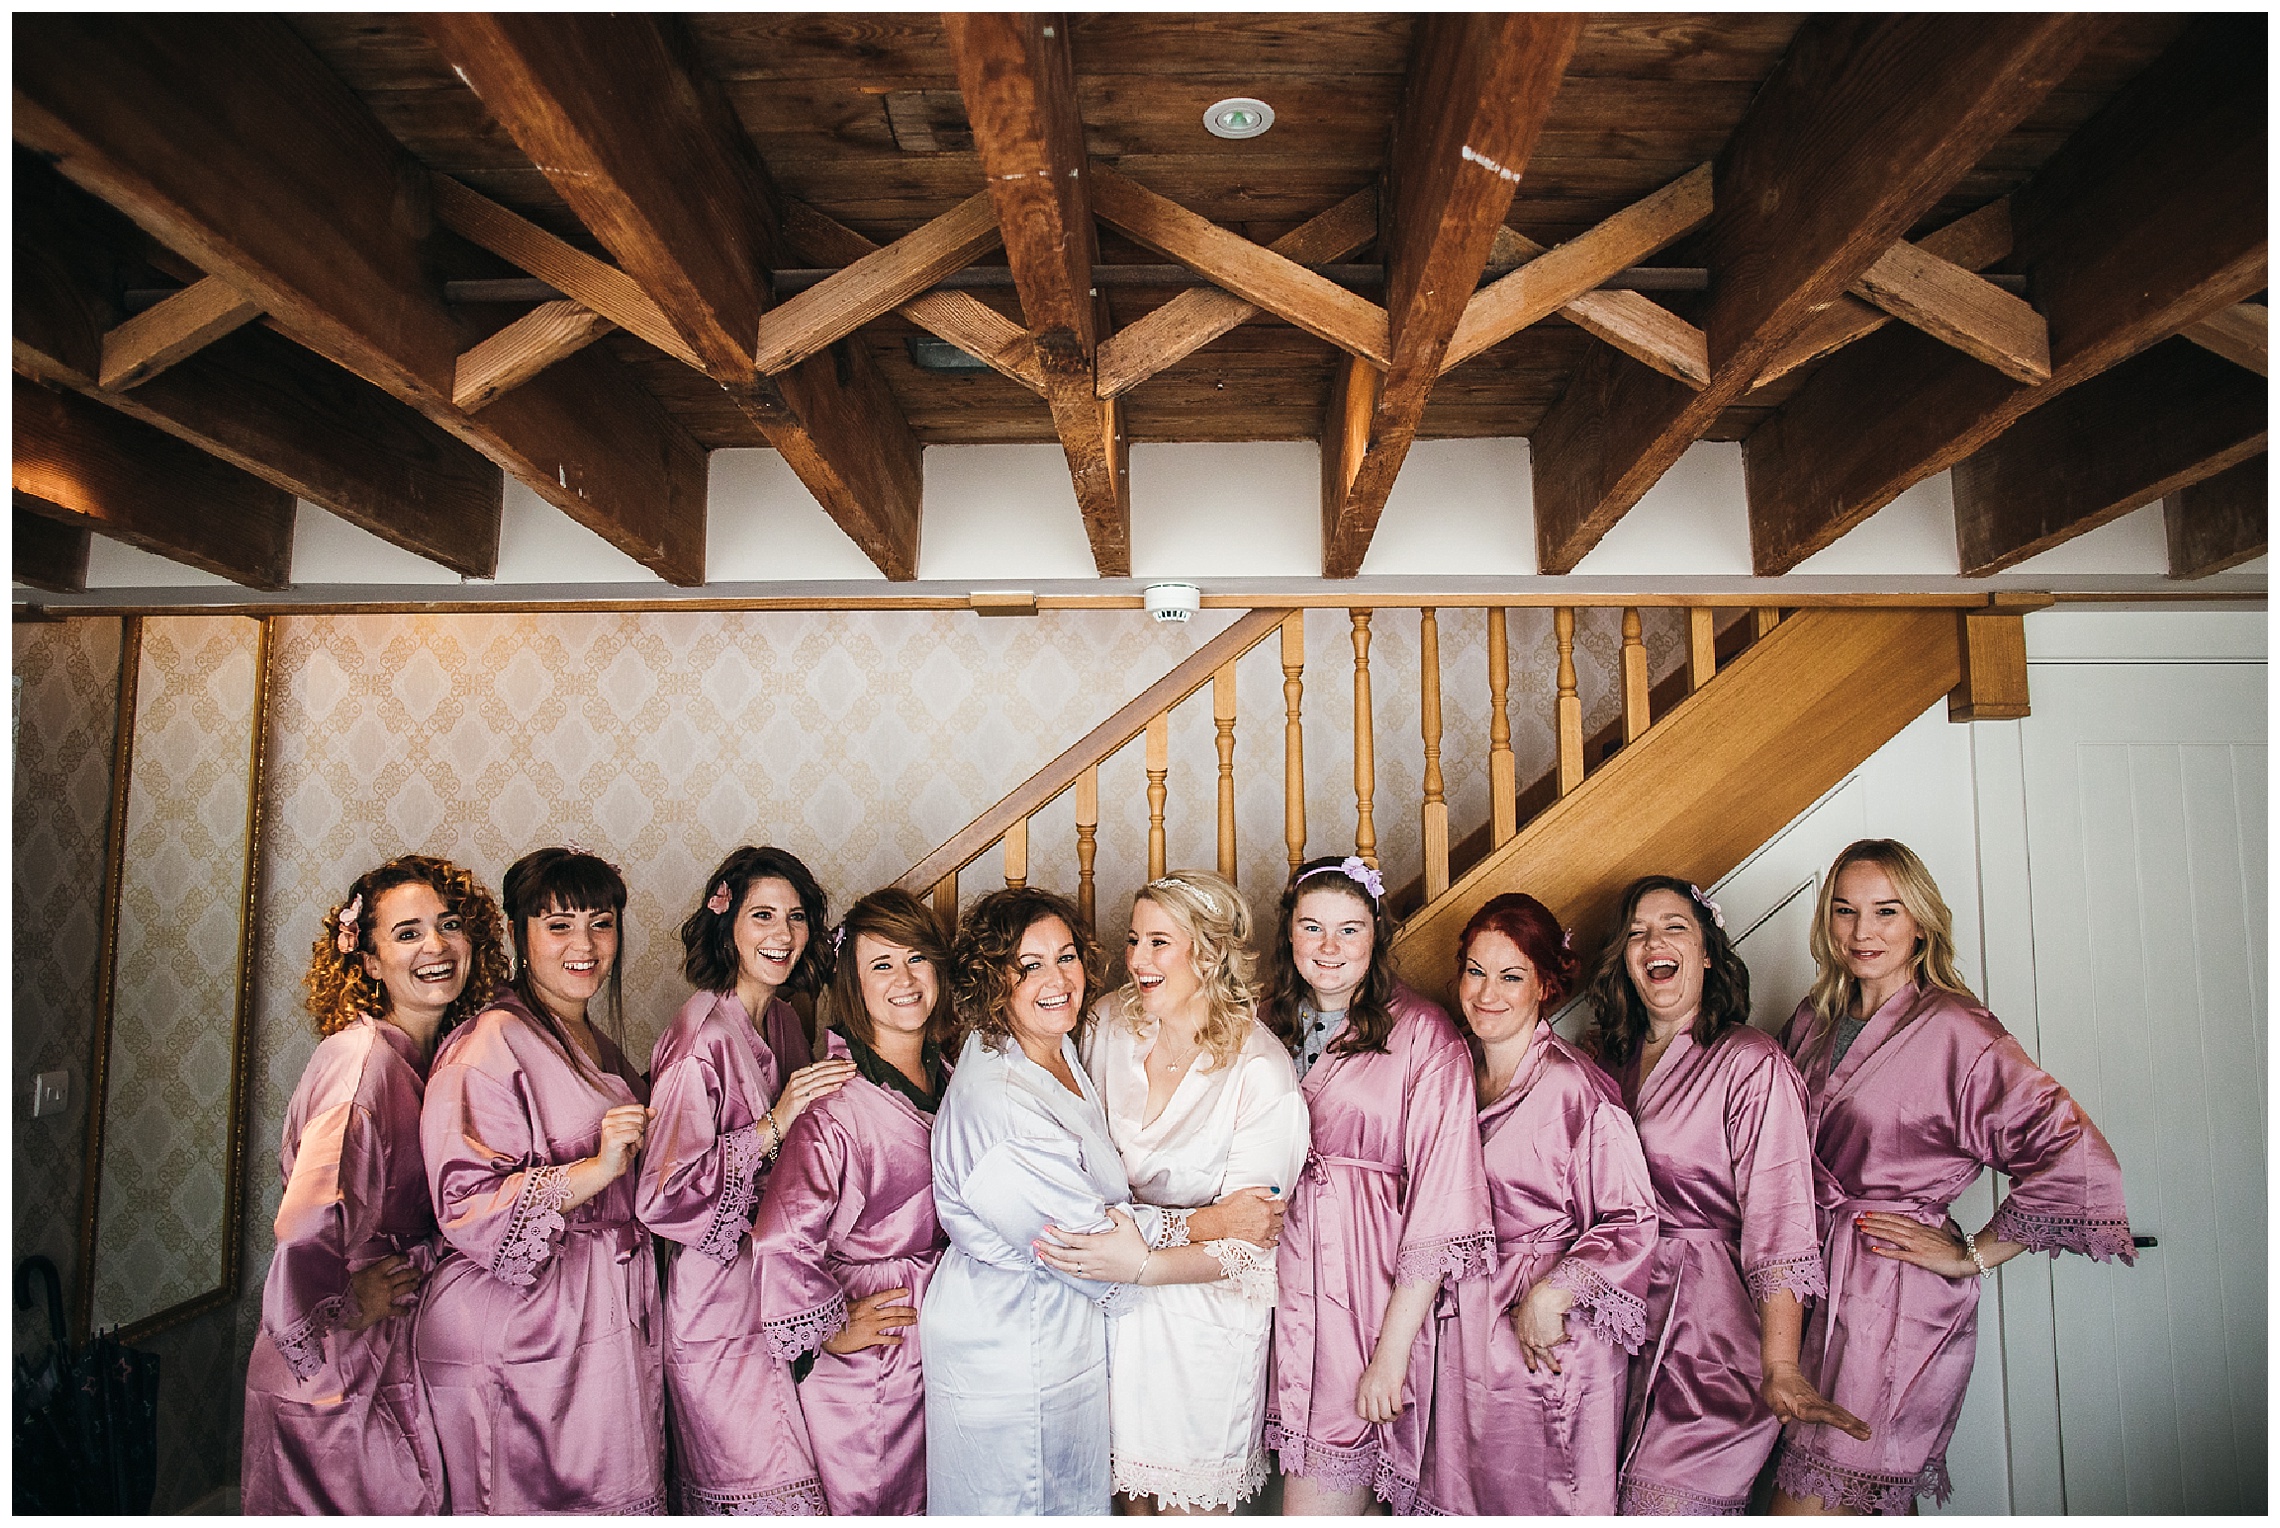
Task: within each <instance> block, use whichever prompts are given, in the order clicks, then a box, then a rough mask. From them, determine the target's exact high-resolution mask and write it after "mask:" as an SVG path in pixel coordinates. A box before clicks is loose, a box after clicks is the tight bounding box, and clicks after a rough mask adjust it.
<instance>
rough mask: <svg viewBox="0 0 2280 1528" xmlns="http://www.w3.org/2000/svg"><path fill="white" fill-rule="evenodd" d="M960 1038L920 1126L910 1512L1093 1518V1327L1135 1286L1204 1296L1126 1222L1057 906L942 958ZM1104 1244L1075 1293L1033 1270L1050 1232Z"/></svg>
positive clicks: (1000, 919) (1048, 899)
mask: <svg viewBox="0 0 2280 1528" xmlns="http://www.w3.org/2000/svg"><path fill="white" fill-rule="evenodd" d="M951 964H952V967H953V971H952V989H951V990H952V995H953V999H954V1002H955V1004H956V1008H957V1014H958V1019H959V1022H960V1023H961V1024H962V1025H963V1026H964V1027H965V1029H966V1030H967V1036H966V1040H965V1044H964V1047H963V1049H962V1050H961V1051H960V1053H959V1057H958V1065H957V1069H956V1070H955V1071H954V1072H953V1073H952V1075H951V1079H950V1084H949V1086H948V1087H947V1088H945V1089H944V1090H943V1095H942V1107H941V1109H940V1110H939V1111H938V1112H937V1113H936V1115H935V1120H934V1142H933V1156H934V1206H935V1214H936V1216H937V1218H938V1219H939V1220H940V1221H941V1223H942V1229H943V1231H944V1233H945V1234H946V1235H947V1236H948V1237H949V1238H950V1247H949V1250H948V1251H947V1252H945V1253H944V1254H943V1257H942V1262H941V1264H940V1266H939V1267H938V1268H937V1270H936V1272H935V1275H934V1280H933V1282H932V1283H931V1284H930V1285H929V1286H928V1287H927V1291H926V1299H925V1303H924V1305H923V1306H922V1307H921V1309H920V1312H919V1333H920V1338H919V1340H920V1342H921V1343H922V1345H923V1346H924V1348H925V1350H926V1434H927V1439H926V1441H927V1449H926V1498H927V1511H928V1512H929V1513H930V1514H934V1515H951V1516H956V1515H1007V1514H1022V1515H1038V1514H1052V1515H1056V1516H1057V1515H1063V1514H1100V1513H1105V1512H1106V1511H1107V1510H1108V1498H1109V1468H1108V1465H1109V1424H1108V1324H1107V1323H1108V1319H1109V1318H1111V1317H1114V1316H1117V1315H1119V1314H1121V1313H1122V1312H1123V1311H1124V1310H1126V1309H1128V1308H1129V1307H1130V1306H1131V1304H1132V1303H1133V1302H1134V1300H1135V1298H1136V1294H1137V1292H1136V1290H1134V1289H1133V1288H1132V1287H1131V1286H1133V1285H1136V1284H1141V1283H1146V1284H1159V1283H1173V1282H1201V1281H1202V1280H1204V1279H1207V1278H1217V1277H1219V1276H1220V1272H1219V1268H1218V1265H1217V1264H1216V1263H1215V1262H1214V1261H1213V1260H1212V1259H1211V1258H1210V1257H1209V1256H1208V1255H1207V1254H1204V1253H1202V1252H1201V1250H1200V1249H1196V1250H1195V1252H1194V1253H1193V1255H1192V1256H1191V1255H1189V1249H1185V1248H1182V1249H1176V1250H1173V1251H1169V1252H1166V1251H1158V1250H1156V1249H1157V1247H1158V1245H1159V1244H1160V1243H1161V1242H1162V1241H1163V1240H1164V1238H1165V1236H1166V1235H1167V1233H1168V1231H1169V1229H1170V1222H1169V1221H1168V1219H1167V1218H1166V1217H1165V1216H1164V1214H1163V1213H1162V1212H1161V1211H1160V1210H1157V1209H1154V1208H1152V1207H1150V1206H1146V1205H1134V1204H1133V1203H1132V1202H1131V1199H1132V1195H1131V1189H1130V1187H1129V1185H1127V1183H1126V1182H1125V1178H1124V1168H1123V1165H1122V1163H1121V1162H1120V1161H1119V1160H1118V1157H1117V1153H1116V1147H1115V1146H1114V1144H1113V1143H1111V1141H1110V1140H1109V1136H1108V1121H1107V1119H1106V1117H1105V1116H1104V1115H1103V1113H1102V1111H1101V1105H1100V1099H1099V1095H1098V1094H1097V1093H1095V1092H1094V1090H1093V1087H1092V1083H1091V1079H1089V1078H1088V1077H1086V1076H1085V1074H1084V1071H1083V1068H1082V1067H1081V1066H1079V1065H1078V1062H1077V1053H1076V1047H1075V1046H1074V1045H1073V1044H1071V1043H1070V1039H1069V1036H1070V1034H1071V1033H1072V1032H1073V1031H1074V1030H1075V1029H1076V1028H1077V1026H1078V1022H1079V1020H1080V1019H1082V1018H1083V1017H1084V1015H1085V1014H1086V1012H1087V1005H1088V1003H1089V1000H1090V999H1091V997H1092V996H1093V987H1094V977H1093V972H1094V971H1095V970H1096V969H1097V967H1098V962H1097V959H1096V958H1095V951H1094V946H1093V943H1092V938H1091V934H1090V932H1089V931H1088V930H1087V929H1086V928H1085V925H1084V920H1083V919H1082V918H1081V917H1080V916H1079V915H1078V913H1077V910H1076V908H1075V907H1074V906H1073V905H1072V904H1071V903H1070V902H1069V901H1068V899H1067V898H1065V897H1061V896H1057V895H1055V894H1054V893H1052V892H1048V891H1037V890H1030V889H1026V888H1023V889H1008V890H1005V891H998V892H992V893H991V894H990V895H988V896H986V897H984V898H982V899H981V900H980V901H979V902H977V903H975V904H974V906H973V907H972V908H971V909H970V910H968V912H967V914H966V917H965V920H964V922H963V923H962V924H961V926H960V928H959V930H958V939H957V944H956V946H955V949H954V951H953V954H952V959H951ZM1062 1229H1066V1230H1069V1231H1097V1230H1102V1229H1113V1230H1115V1231H1116V1232H1117V1233H1118V1234H1117V1235H1116V1236H1115V1237H1112V1238H1108V1239H1106V1241H1105V1243H1104V1245H1103V1246H1102V1247H1101V1248H1100V1249H1099V1250H1098V1251H1097V1252H1095V1253H1093V1254H1091V1258H1092V1261H1093V1262H1094V1263H1095V1264H1097V1265H1098V1268H1097V1276H1096V1277H1092V1278H1078V1277H1073V1276H1071V1275H1068V1274H1065V1273H1062V1272H1060V1271H1058V1270H1056V1269H1053V1268H1050V1267H1048V1266H1046V1265H1045V1264H1044V1263H1043V1262H1042V1261H1040V1260H1039V1258H1038V1256H1037V1252H1038V1249H1039V1248H1040V1247H1041V1246H1042V1245H1044V1241H1045V1239H1046V1238H1047V1237H1050V1236H1053V1235H1055V1234H1056V1233H1057V1232H1058V1231H1059V1230H1062Z"/></svg>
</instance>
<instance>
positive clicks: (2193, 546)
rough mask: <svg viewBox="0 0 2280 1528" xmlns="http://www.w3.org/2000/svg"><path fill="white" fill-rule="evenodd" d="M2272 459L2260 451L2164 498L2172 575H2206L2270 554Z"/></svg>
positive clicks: (2170, 574) (2178, 576) (2164, 515)
mask: <svg viewBox="0 0 2280 1528" xmlns="http://www.w3.org/2000/svg"><path fill="white" fill-rule="evenodd" d="M2270 465H2271V463H2270V459H2269V454H2268V453H2261V452H2260V453H2259V454H2257V455H2255V456H2252V457H2250V458H2249V459H2248V460H2247V461H2245V462H2241V463H2239V464H2237V465H2235V466H2231V467H2227V468H2226V469H2225V470H2224V471H2222V472H2220V473H2218V474H2217V475H2216V476H2214V477H2207V478H2203V479H2202V480H2201V481H2200V482H2198V483H2192V484H2188V485H2187V486H2186V487H2184V488H2181V489H2179V490H2178V491H2177V492H2175V493H2173V494H2170V495H2168V496H2167V497H2165V498H2164V499H2162V501H2161V517H2162V520H2163V521H2164V522H2165V526H2166V528H2167V530H2168V532H2169V576H2170V577H2171V578H2206V577H2207V576H2208V575H2209V574H2211V573H2222V572H2223V571H2224V570H2225V569H2227V568H2233V567H2238V566H2239V565H2240V564H2242V563H2244V562H2247V561H2248V560H2249V559H2250V558H2252V557H2262V556H2263V555H2264V552H2265V546H2266V541H2267V538H2268V536H2269V528H2268V526H2269V521H2268V510H2267V506H2266V502H2265V501H2266V498H2267V496H2268V495H2269V493H2270V487H2269V484H2268V482H2267V479H2266V475H2265V474H2266V471H2267V469H2268V468H2269V467H2270Z"/></svg>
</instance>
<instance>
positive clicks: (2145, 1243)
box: [2130, 1236, 2161, 1248]
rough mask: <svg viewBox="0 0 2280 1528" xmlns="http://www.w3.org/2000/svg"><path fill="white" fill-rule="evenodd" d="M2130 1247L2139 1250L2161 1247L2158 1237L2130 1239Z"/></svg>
mask: <svg viewBox="0 0 2280 1528" xmlns="http://www.w3.org/2000/svg"><path fill="white" fill-rule="evenodd" d="M2130 1245H2131V1246H2133V1247H2141V1248H2142V1247H2158V1246H2160V1245H2161V1238H2160V1237H2158V1236H2133V1237H2131V1238H2130Z"/></svg>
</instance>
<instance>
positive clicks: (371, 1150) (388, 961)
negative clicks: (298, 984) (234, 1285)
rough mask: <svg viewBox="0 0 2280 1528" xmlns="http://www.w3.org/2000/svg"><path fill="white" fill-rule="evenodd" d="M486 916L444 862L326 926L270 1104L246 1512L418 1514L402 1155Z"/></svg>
mask: <svg viewBox="0 0 2280 1528" xmlns="http://www.w3.org/2000/svg"><path fill="white" fill-rule="evenodd" d="M501 927H502V925H501V923H500V919H499V909H498V905H497V904H496V903H494V902H493V901H492V900H491V894H490V893H489V892H487V891H485V890H484V889H483V887H482V884H481V883H480V882H478V881H477V880H476V879H475V878H474V877H473V876H472V875H469V874H468V873H467V872H466V871H464V870H462V869H460V868H459V867H458V866H457V865H454V864H452V863H451V862H450V861H448V860H439V859H430V858H428V857H427V856H425V855H419V854H407V855H404V856H402V857H401V858H398V859H393V860H390V861H389V862H388V863H387V864H385V865H382V866H380V867H379V868H378V869H377V870H371V871H367V872H366V873H365V874H364V875H362V876H360V877H358V878H357V881H356V883H355V884H354V885H353V886H351V887H350V888H349V896H348V898H347V900H346V901H345V902H344V903H343V904H342V905H341V906H339V907H336V908H333V909H331V910H330V911H329V912H327V913H326V915H325V920H324V927H323V930H322V932H320V933H319V934H318V935H317V940H316V947H315V949H314V950H313V951H312V953H311V957H310V961H309V973H308V976H307V978H306V982H305V985H306V986H307V989H308V1004H309V1013H310V1015H311V1017H313V1018H314V1019H315V1020H316V1022H317V1032H318V1033H319V1034H321V1035H323V1036H324V1038H323V1039H322V1040H321V1041H320V1042H319V1043H318V1045H317V1049H316V1054H314V1055H313V1056H311V1057H310V1058H309V1064H308V1067H307V1068H306V1069H305V1070H304V1071H303V1072H302V1073H301V1085H300V1086H299V1087H297V1088H295V1089H294V1090H293V1101H292V1103H291V1105H290V1106H288V1107H287V1109H286V1111H285V1138H284V1143H283V1145H282V1147H281V1148H280V1150H279V1152H278V1164H277V1165H278V1170H279V1171H280V1172H281V1173H282V1174H283V1176H284V1180H285V1182H284V1187H285V1194H284V1198H283V1199H282V1200H281V1201H280V1202H279V1204H278V1206H277V1224H276V1233H277V1251H276V1253H275V1255H274V1256H273V1257H272V1258H271V1259H270V1264H269V1279H268V1282H267V1283H266V1284H265V1285H263V1287H262V1292H261V1333H260V1335H259V1336H258V1337H256V1338H255V1339H254V1345H253V1357H252V1361H251V1363H250V1365H249V1366H248V1369H247V1372H246V1390H245V1446H244V1463H243V1469H242V1472H241V1476H240V1479H241V1481H242V1489H243V1502H244V1507H245V1510H246V1512H247V1513H248V1514H249V1515H266V1514H285V1513H294V1514H315V1513H322V1514H327V1515H366V1514H409V1513H432V1512H435V1511H438V1510H440V1509H441V1507H442V1505H443V1463H442V1460H441V1459H440V1458H439V1457H438V1454H437V1449H436V1438H435V1422H434V1419H433V1418H432V1417H430V1416H429V1414H428V1408H427V1400H426V1397H425V1396H423V1395H422V1394H421V1392H420V1387H419V1376H418V1373H417V1371H416V1369H415V1368H414V1365H413V1358H412V1327H413V1321H414V1312H415V1311H416V1309H417V1307H418V1300H419V1285H420V1282H421V1280H422V1279H423V1278H425V1277H426V1275H427V1274H428V1273H429V1272H430V1271H431V1270H432V1269H433V1268H434V1267H435V1263H436V1258H437V1257H438V1256H439V1255H440V1243H439V1241H438V1239H437V1236H436V1229H435V1212H434V1210H433V1209H431V1208H430V1207H429V1204H428V1189H427V1174H426V1172H425V1171H424V1170H423V1169H422V1167H421V1162H420V1095H421V1091H422V1089H423V1088H424V1087H425V1086H426V1080H427V1069H428V1057H429V1054H430V1053H431V1052H432V1051H433V1050H434V1048H435V1042H436V1038H437V1036H438V1035H439V1034H441V1033H443V1032H444V1031H446V1030H448V1029H449V1028H450V1026H451V1025H453V1024H455V1023H457V1022H459V1021H460V1020H461V1019H464V1018H465V1017H467V1015H468V1012H469V1011H470V1010H471V1009H472V1008H473V1007H474V1006H476V1002H477V999H476V998H475V997H473V996H472V994H476V993H482V992H488V991H490V990H491V988H492V987H494V986H496V985H497V984H498V982H499V981H500V980H501V979H502V978H503V977H504V976H505V975H506V970H507V959H506V954H505V951H504V949H503V948H502V943H501V938H502V936H501Z"/></svg>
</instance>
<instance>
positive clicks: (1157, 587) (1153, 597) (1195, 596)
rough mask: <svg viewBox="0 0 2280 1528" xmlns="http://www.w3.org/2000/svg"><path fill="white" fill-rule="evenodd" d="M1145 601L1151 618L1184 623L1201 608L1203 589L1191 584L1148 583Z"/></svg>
mask: <svg viewBox="0 0 2280 1528" xmlns="http://www.w3.org/2000/svg"><path fill="white" fill-rule="evenodd" d="M1147 601H1148V614H1149V616H1150V617H1151V618H1152V619H1154V620H1158V621H1170V622H1177V623H1179V624H1181V625H1185V624H1186V623H1187V619H1188V617H1189V616H1192V615H1194V614H1195V613H1196V612H1197V611H1198V610H1200V609H1202V608H1203V591H1202V590H1201V589H1198V588H1197V587H1196V586H1195V585H1193V584H1150V585H1149V586H1148V591H1147Z"/></svg>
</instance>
